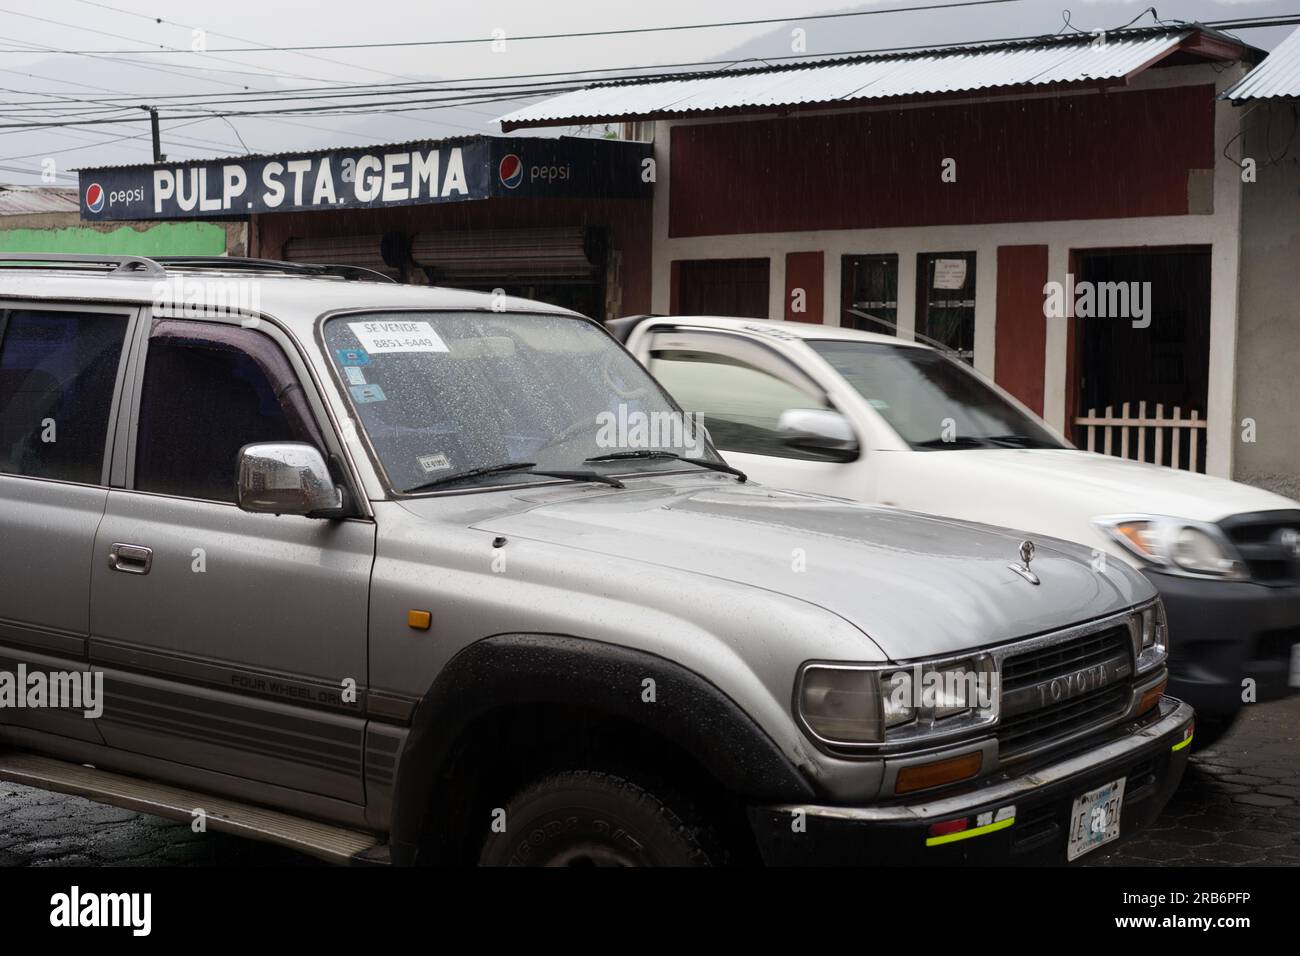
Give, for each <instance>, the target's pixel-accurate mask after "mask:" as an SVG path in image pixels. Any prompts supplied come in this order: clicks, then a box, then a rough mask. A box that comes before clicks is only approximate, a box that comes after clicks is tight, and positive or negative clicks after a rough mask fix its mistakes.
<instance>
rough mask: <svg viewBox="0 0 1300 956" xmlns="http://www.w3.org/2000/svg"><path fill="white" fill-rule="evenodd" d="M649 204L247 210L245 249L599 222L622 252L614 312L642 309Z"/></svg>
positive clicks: (273, 250)
mask: <svg viewBox="0 0 1300 956" xmlns="http://www.w3.org/2000/svg"><path fill="white" fill-rule="evenodd" d="M651 214H652V208H651V205H650V203H648V202H646V201H644V200H638V199H619V200H574V199H503V200H492V199H485V200H477V201H467V202H457V203H445V204H440V205H427V206H404V207H400V208H395V209H357V210H345V211H340V212H333V211H325V212H300V213H277V214H274V215H259V216H254V217H252V218H253V223H252V243H251V245H252V248H253V250H254V251H253V253H252V254H253V255H255V256H260V257H263V258H268V259H279V258H282V257H283V255H284V244H285V243H286V242H287V241H288V240H290V239H294V238H301V237H307V236H312V237H320V238H334V237H341V236H364V235H379V234H383V233H387V232H402V233H407V234H414V233H419V232H431V231H434V230H440V229H445V230H449V231H452V232H471V231H475V230H488V229H526V228H529V227H544V226H602V227H604V228H605V229H606V230H607V231H608V235H609V244H610V248H611V249H613V250H617V251H619V252H621V253H622V263H621V267H620V271H621V277H620V283H621V286H622V307H621V308H622V312H623V313H625V314H631V313H637V312H648V311H650V280H651V271H650V251H651V228H650V225H651Z"/></svg>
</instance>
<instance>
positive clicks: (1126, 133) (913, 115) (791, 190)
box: [668, 83, 1214, 237]
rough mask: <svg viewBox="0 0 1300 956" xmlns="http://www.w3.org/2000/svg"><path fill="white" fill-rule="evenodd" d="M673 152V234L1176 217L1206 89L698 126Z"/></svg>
mask: <svg viewBox="0 0 1300 956" xmlns="http://www.w3.org/2000/svg"><path fill="white" fill-rule="evenodd" d="M1117 143H1122V144H1124V148H1121V149H1116V148H1113V147H1112V144H1117ZM1099 144H1106V145H1105V147H1104V148H1098V146H1099ZM670 149H671V151H672V161H673V165H674V166H675V167H676V168H678V169H690V170H691V175H690V176H688V177H680V178H679V181H678V183H677V188H676V189H675V190H674V191H673V196H672V200H671V202H670V203H669V227H668V231H669V235H671V236H674V237H676V236H706V235H736V234H740V233H760V232H790V231H797V230H802V229H854V228H884V227H896V226H933V225H946V224H969V223H991V222H1030V221H1034V220H1040V221H1041V220H1049V221H1058V220H1068V219H1113V218H1117V217H1121V216H1173V215H1183V214H1185V213H1187V212H1188V211H1189V197H1188V176H1189V171H1190V170H1194V169H1209V168H1211V167H1212V166H1213V165H1214V88H1213V84H1212V83H1211V84H1209V85H1200V86H1185V87H1171V88H1163V89H1161V88H1157V89H1145V90H1137V91H1132V92H1120V93H1106V94H1101V95H1090V96H1053V97H1040V98H1037V99H1019V100H986V101H982V102H978V103H972V102H969V101H968V102H962V103H954V104H950V105H942V106H938V105H919V104H917V105H911V106H908V107H894V108H892V109H888V110H878V111H868V112H842V113H832V114H822V115H814V116H793V117H789V118H781V119H766V120H752V121H750V122H746V123H701V124H696V125H690V126H679V127H677V128H675V129H674V130H673V134H672V141H671V145H670ZM945 162H950V163H951V167H950V168H951V170H952V172H953V173H954V174H955V178H953V179H952V180H951V181H949V180H944V179H942V178H941V173H942V172H943V169H944V163H945Z"/></svg>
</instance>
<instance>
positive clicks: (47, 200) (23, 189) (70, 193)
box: [0, 186, 81, 216]
mask: <svg viewBox="0 0 1300 956" xmlns="http://www.w3.org/2000/svg"><path fill="white" fill-rule="evenodd" d="M80 210H81V207H80V205H79V204H78V202H77V187H76V186H0V216H30V215H36V214H39V213H49V212H73V213H79V212H80Z"/></svg>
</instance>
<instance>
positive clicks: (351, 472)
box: [0, 255, 1193, 865]
mask: <svg viewBox="0 0 1300 956" xmlns="http://www.w3.org/2000/svg"><path fill="white" fill-rule="evenodd" d="M4 260H5V261H4V263H3V265H2V266H0V543H2V544H3V547H0V741H2V742H3V745H4V749H3V751H2V752H0V777H2V778H5V779H9V780H15V781H21V782H25V783H29V784H32V785H35V786H38V787H44V788H47V789H51V790H56V791H64V792H73V793H78V794H82V795H85V796H88V797H91V798H92V799H96V800H101V801H104V802H107V803H111V804H117V805H122V806H127V807H133V808H138V809H145V810H148V811H151V812H154V813H159V814H163V815H167V816H172V817H175V818H178V819H182V820H187V821H188V820H192V819H198V818H200V817H201V818H202V819H203V820H204V821H205V825H206V826H209V827H212V828H214V829H224V830H227V831H230V832H234V833H238V834H243V835H246V836H251V837H255V838H259V839H267V840H273V841H276V842H279V843H283V844H286V845H289V846H292V847H296V848H298V849H301V850H303V851H305V852H308V853H312V854H315V855H317V856H320V857H323V858H326V859H330V860H336V861H354V862H367V861H368V862H389V861H391V862H395V863H415V862H452V863H458V862H467V863H473V862H480V863H485V864H526V865H536V864H548V865H557V864H561V865H563V864H572V865H579V864H599V865H605V864H614V865H636V864H705V863H714V864H716V863H746V862H759V861H762V862H768V863H805V862H806V863H845V862H847V863H871V864H884V863H961V862H968V861H1012V862H1040V863H1055V862H1064V861H1066V860H1073V859H1075V858H1077V857H1078V856H1080V855H1082V854H1084V853H1087V852H1089V851H1091V850H1094V849H1096V848H1097V847H1099V846H1102V845H1104V844H1106V843H1108V842H1110V841H1111V840H1114V839H1117V838H1120V837H1121V836H1123V835H1127V834H1130V833H1132V832H1133V831H1135V830H1137V829H1140V828H1141V827H1142V826H1144V825H1145V824H1147V823H1149V822H1150V821H1151V820H1152V819H1153V818H1154V817H1155V816H1156V815H1157V814H1158V813H1159V812H1160V810H1161V809H1162V807H1163V806H1164V804H1165V803H1166V801H1167V800H1168V799H1169V797H1170V795H1171V793H1172V792H1173V790H1174V789H1175V787H1176V786H1177V784H1178V781H1179V779H1180V778H1181V776H1182V773H1183V770H1184V766H1185V763H1186V760H1187V754H1188V749H1187V748H1188V744H1189V742H1190V740H1191V735H1192V721H1193V714H1192V711H1191V708H1190V707H1188V706H1187V705H1186V704H1183V703H1181V702H1179V701H1177V700H1175V699H1172V698H1170V697H1167V696H1164V694H1163V691H1164V688H1165V683H1166V670H1165V659H1166V653H1167V652H1166V648H1167V645H1168V639H1167V637H1166V634H1165V624H1164V619H1163V609H1162V607H1161V605H1160V603H1159V601H1158V600H1157V599H1156V595H1155V592H1154V590H1153V589H1152V587H1151V585H1150V584H1149V583H1147V581H1146V580H1145V579H1143V578H1142V577H1141V576H1140V575H1138V574H1137V573H1135V572H1134V571H1132V570H1130V569H1129V568H1128V567H1126V566H1125V565H1123V564H1122V563H1121V562H1118V561H1112V562H1109V564H1101V565H1099V566H1094V565H1093V564H1092V562H1090V560H1089V558H1090V555H1089V553H1088V552H1087V551H1086V550H1084V549H1082V548H1080V547H1078V546H1076V545H1072V544H1067V543H1064V542H1061V541H1056V540H1052V539H1037V540H1034V541H1028V540H1022V538H1023V537H1024V536H1023V535H1017V534H1014V533H1012V532H1009V531H1006V530H1002V529H997V528H992V527H987V526H982V525H973V524H968V523H963V522H960V521H954V520H946V519H938V518H930V517H924V516H920V515H916V514H911V513H906V512H901V511H895V510H888V509H880V508H871V507H867V506H863V505H857V504H853V503H849V502H847V501H842V500H839V499H834V498H827V497H822V496H816V495H809V494H799V493H794V492H789V491H782V490H779V489H774V488H766V487H761V486H757V485H755V484H754V483H752V482H749V481H747V480H746V478H745V476H744V475H743V474H741V473H739V472H738V471H737V470H736V469H734V468H731V467H729V466H728V465H727V464H726V463H725V462H724V461H723V460H722V459H721V458H720V457H719V456H718V454H717V453H716V452H715V451H714V450H713V449H712V447H711V446H710V445H709V443H708V441H707V433H706V432H705V431H704V429H703V427H702V426H701V423H700V422H698V421H696V420H693V419H691V418H690V416H687V415H685V414H684V413H682V412H681V411H680V409H679V408H678V406H677V405H676V404H675V403H674V401H673V400H672V399H671V398H670V397H669V396H668V395H667V394H665V393H664V392H663V391H662V390H661V388H660V387H659V386H658V385H657V384H656V383H655V382H654V380H653V379H651V377H650V376H649V375H648V374H647V373H646V372H645V370H644V369H643V368H642V367H641V366H640V365H639V364H638V363H637V362H636V361H635V360H634V359H633V358H632V357H631V356H630V355H629V354H628V353H627V352H626V351H624V350H623V348H622V347H621V346H620V345H618V344H617V343H616V342H615V341H614V340H613V339H612V338H611V337H610V336H609V335H608V333H606V332H605V330H604V329H602V328H601V327H600V326H599V325H598V324H596V323H594V322H592V321H590V320H588V319H586V318H584V317H582V316H580V315H576V314H574V313H571V312H568V311H565V310H563V309H558V308H554V307H551V306H547V305H542V304H540V303H536V302H528V301H523V300H517V299H508V298H502V297H493V296H489V295H486V294H479V293H471V292H460V291H454V290H447V289H430V288H419V287H413V286H402V285H397V284H391V283H388V282H386V281H383V280H382V277H379V276H374V275H365V274H363V272H362V271H361V270H356V269H347V268H343V267H327V266H302V265H290V264H286V263H271V262H264V261H258V260H236V259H230V260H161V259H160V260H154V259H134V258H126V257H117V258H114V257H108V258H104V257H88V256H86V257H63V258H60V257H55V256H48V255H47V256H41V257H23V256H5V257H4ZM703 424H704V425H707V423H703ZM953 493H954V494H961V493H962V492H961V489H960V488H954V489H953Z"/></svg>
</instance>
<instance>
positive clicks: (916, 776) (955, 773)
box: [894, 750, 984, 793]
mask: <svg viewBox="0 0 1300 956" xmlns="http://www.w3.org/2000/svg"><path fill="white" fill-rule="evenodd" d="M982 766H984V754H983V753H981V752H980V751H978V750H977V751H975V752H974V753H969V754H962V755H961V756H960V757H949V758H948V759H947V760H936V761H934V762H933V763H923V764H918V765H917V766H915V767H904V768H903V769H902V770H900V771H898V779H897V780H895V781H894V792H895V793H912V792H914V791H916V790H927V789H929V788H930V787H939V786H942V785H943V784H945V783H956V782H957V781H959V780H969V779H970V778H971V777H973V776H975V775H976V774H978V773H979V772H980V768H981V767H982Z"/></svg>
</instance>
